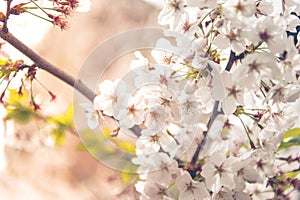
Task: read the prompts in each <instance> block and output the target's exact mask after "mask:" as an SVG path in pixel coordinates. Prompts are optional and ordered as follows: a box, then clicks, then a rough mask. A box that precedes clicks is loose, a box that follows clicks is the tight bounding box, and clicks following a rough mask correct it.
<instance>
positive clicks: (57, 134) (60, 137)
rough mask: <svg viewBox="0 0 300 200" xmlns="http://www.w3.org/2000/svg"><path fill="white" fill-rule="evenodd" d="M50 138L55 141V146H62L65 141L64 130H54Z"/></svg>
mask: <svg viewBox="0 0 300 200" xmlns="http://www.w3.org/2000/svg"><path fill="white" fill-rule="evenodd" d="M52 137H53V139H54V140H55V144H56V146H62V145H63V144H64V142H65V140H66V136H65V133H64V129H54V130H53V131H52Z"/></svg>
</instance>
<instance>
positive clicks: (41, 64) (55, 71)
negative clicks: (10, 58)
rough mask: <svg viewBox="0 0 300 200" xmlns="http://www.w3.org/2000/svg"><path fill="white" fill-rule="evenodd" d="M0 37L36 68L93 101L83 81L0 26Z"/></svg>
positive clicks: (91, 94) (90, 91)
mask: <svg viewBox="0 0 300 200" xmlns="http://www.w3.org/2000/svg"><path fill="white" fill-rule="evenodd" d="M0 29H1V30H0V37H1V38H2V39H4V40H5V41H7V42H8V43H9V44H11V45H12V46H14V47H15V48H16V49H18V50H19V51H20V52H22V53H23V54H24V55H26V56H27V57H28V58H30V59H31V60H32V61H33V62H34V63H35V64H36V66H37V67H38V68H40V69H43V70H45V71H47V72H49V73H50V74H52V75H53V76H55V77H57V78H59V79H60V80H62V81H63V82H65V83H67V84H68V85H70V86H71V87H73V88H75V89H76V90H78V91H79V92H80V93H81V94H82V95H84V96H85V97H86V98H87V99H89V100H90V101H91V102H92V101H93V99H94V97H95V94H94V92H93V91H92V90H90V89H89V88H88V87H87V86H86V85H85V84H84V83H82V82H81V80H77V79H75V78H74V77H72V76H70V75H69V74H67V73H66V72H64V71H63V70H61V69H60V68H58V67H56V66H54V65H53V64H51V63H50V62H49V61H47V60H46V59H44V58H43V57H41V56H40V55H38V54H37V53H36V52H34V51H33V50H32V49H30V48H29V47H27V46H26V45H25V44H23V43H22V42H21V41H20V40H18V39H17V38H16V37H14V36H13V35H12V34H11V33H9V32H8V31H6V30H3V28H2V27H1V26H0Z"/></svg>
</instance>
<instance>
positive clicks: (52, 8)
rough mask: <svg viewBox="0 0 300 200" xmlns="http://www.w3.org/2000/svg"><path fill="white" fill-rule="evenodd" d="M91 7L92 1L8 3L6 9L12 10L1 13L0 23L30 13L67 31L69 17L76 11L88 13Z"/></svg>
mask: <svg viewBox="0 0 300 200" xmlns="http://www.w3.org/2000/svg"><path fill="white" fill-rule="evenodd" d="M90 6H91V2H90V0H48V1H33V0H30V1H22V0H21V1H20V0H17V1H7V5H6V7H7V8H10V9H9V11H7V12H5V10H3V11H4V12H0V22H4V24H5V23H6V21H7V20H6V18H7V19H8V18H9V15H21V14H23V13H28V14H31V15H33V16H35V17H38V18H40V19H43V20H46V21H48V22H51V23H52V24H53V25H55V26H58V27H59V28H60V29H61V30H66V29H68V28H69V24H68V19H67V18H68V16H70V15H71V14H72V13H73V12H74V11H78V12H87V11H89V9H90Z"/></svg>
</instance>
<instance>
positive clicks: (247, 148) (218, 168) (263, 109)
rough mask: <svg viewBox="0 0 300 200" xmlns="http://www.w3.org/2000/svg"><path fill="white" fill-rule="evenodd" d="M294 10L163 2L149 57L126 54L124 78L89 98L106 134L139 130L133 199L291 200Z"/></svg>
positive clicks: (299, 72) (263, 0)
mask: <svg viewBox="0 0 300 200" xmlns="http://www.w3.org/2000/svg"><path fill="white" fill-rule="evenodd" d="M299 9H300V4H299V3H298V1H294V0H288V1H281V4H280V5H279V4H277V3H274V1H268V0H256V1H255V0H227V1H222V0H209V1H207V0H166V1H165V5H164V7H163V9H162V11H161V12H160V14H159V16H158V22H159V24H161V25H168V26H169V29H170V30H166V31H165V37H166V38H161V39H159V40H158V41H157V49H154V50H152V51H151V56H152V58H151V59H150V58H146V57H145V56H143V55H142V53H141V52H135V53H134V55H135V56H136V58H137V59H136V60H133V61H132V63H131V66H130V67H131V70H130V72H129V73H128V74H127V75H126V76H125V77H123V78H121V79H119V80H116V81H114V82H113V81H109V80H106V81H104V82H102V83H101V84H100V85H99V92H100V94H99V95H98V96H96V98H95V99H94V109H95V110H96V112H97V113H98V114H99V115H98V116H102V117H103V116H110V117H112V118H114V119H115V120H116V121H118V123H119V127H118V128H117V129H116V130H117V131H115V132H114V135H113V136H117V134H118V132H119V131H122V129H130V128H133V127H135V126H138V127H139V128H140V129H141V131H140V132H139V133H136V135H137V139H136V143H135V144H136V154H137V156H136V158H134V159H132V162H133V163H134V164H136V165H138V166H139V168H138V171H137V172H138V173H139V175H140V180H139V181H138V182H137V184H136V190H137V191H138V192H139V193H140V199H289V198H295V199H297V198H298V197H299V196H297V195H299V187H300V181H299V161H300V160H299V159H300V154H299V148H298V146H299V137H300V136H299V135H300V133H299V132H300V131H299V130H300V129H299V128H297V127H300V118H299V114H300V99H299V96H300V80H299V76H300V55H299V52H300V40H299V39H300V34H299V31H298V30H299V28H297V26H298V25H300V23H299V18H298V14H299V11H300V10H299ZM93 116H95V115H93ZM90 117H91V116H90ZM102 119H104V118H99V119H98V118H97V120H99V121H101V120H102ZM297 148H298V149H297Z"/></svg>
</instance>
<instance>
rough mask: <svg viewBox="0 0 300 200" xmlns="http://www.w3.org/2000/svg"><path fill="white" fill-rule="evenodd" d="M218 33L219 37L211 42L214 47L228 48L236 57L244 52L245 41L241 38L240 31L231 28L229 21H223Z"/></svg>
mask: <svg viewBox="0 0 300 200" xmlns="http://www.w3.org/2000/svg"><path fill="white" fill-rule="evenodd" d="M218 31H219V32H220V35H218V36H217V37H216V38H215V40H214V41H213V43H214V44H215V45H216V46H218V47H219V48H221V49H226V48H228V47H230V48H231V50H232V51H234V52H235V53H236V54H237V55H239V54H241V53H242V52H243V51H245V49H246V40H245V38H242V37H241V34H240V33H241V31H242V30H241V29H238V28H235V27H233V26H232V25H231V23H230V22H229V21H227V20H225V21H224V22H223V24H222V26H221V27H220V28H219V29H218Z"/></svg>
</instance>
